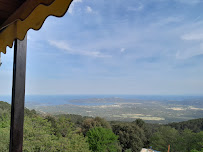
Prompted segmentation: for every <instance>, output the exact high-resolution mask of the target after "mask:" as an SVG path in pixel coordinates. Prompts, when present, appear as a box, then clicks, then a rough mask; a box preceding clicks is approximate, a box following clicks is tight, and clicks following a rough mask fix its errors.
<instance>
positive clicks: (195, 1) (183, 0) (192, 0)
mask: <svg viewBox="0 0 203 152" xmlns="http://www.w3.org/2000/svg"><path fill="white" fill-rule="evenodd" d="M176 2H180V3H184V4H188V5H195V4H198V3H201V2H202V0H176Z"/></svg>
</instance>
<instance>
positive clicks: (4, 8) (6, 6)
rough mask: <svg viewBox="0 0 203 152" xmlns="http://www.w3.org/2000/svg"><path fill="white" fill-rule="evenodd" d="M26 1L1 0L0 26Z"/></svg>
mask: <svg viewBox="0 0 203 152" xmlns="http://www.w3.org/2000/svg"><path fill="white" fill-rule="evenodd" d="M25 1H26V0H0V25H1V24H2V23H4V22H5V21H6V20H7V19H8V17H9V16H11V15H12V14H13V13H14V12H15V11H16V10H17V9H18V8H19V7H20V6H21V5H22V4H23V2H25Z"/></svg>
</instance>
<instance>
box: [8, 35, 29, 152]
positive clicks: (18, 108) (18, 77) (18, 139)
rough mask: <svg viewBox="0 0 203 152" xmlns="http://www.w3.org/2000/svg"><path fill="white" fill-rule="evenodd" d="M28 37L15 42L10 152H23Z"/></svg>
mask: <svg viewBox="0 0 203 152" xmlns="http://www.w3.org/2000/svg"><path fill="white" fill-rule="evenodd" d="M26 52H27V36H25V39H24V40H23V41H20V40H15V46H14V62H13V87H12V103H11V126H10V146H9V151H10V152H22V146H23V123H24V102H25V75H26Z"/></svg>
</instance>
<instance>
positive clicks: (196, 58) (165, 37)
mask: <svg viewBox="0 0 203 152" xmlns="http://www.w3.org/2000/svg"><path fill="white" fill-rule="evenodd" d="M202 8H203V1H202V0H127V1H123V0H113V1H107V0H74V1H73V2H72V4H71V6H70V8H69V10H68V12H67V13H66V15H65V16H64V17H62V18H56V17H48V19H47V20H46V21H45V23H44V25H43V27H42V28H41V29H40V30H39V31H34V30H29V32H28V50H27V72H26V94H28V95H29V94H40V95H50V94H136V95H139V94H150V95H153V94H156V95H169V94H171V95H172V94H174V95H178V94H181V95H203V15H202V14H203V11H202ZM1 58H2V62H3V64H2V66H1V67H0V95H10V94H11V89H12V66H13V65H12V64H13V48H11V49H10V48H7V54H2V57H1Z"/></svg>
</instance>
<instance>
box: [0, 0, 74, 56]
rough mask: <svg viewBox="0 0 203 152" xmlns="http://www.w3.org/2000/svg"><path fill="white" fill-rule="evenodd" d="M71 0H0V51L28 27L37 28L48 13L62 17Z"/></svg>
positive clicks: (4, 49) (22, 36)
mask: <svg viewBox="0 0 203 152" xmlns="http://www.w3.org/2000/svg"><path fill="white" fill-rule="evenodd" d="M71 2H72V0H0V53H1V52H3V53H6V47H7V46H9V47H10V48H11V47H12V45H13V41H14V40H15V39H19V40H23V39H24V37H25V35H26V33H27V31H28V30H29V29H34V30H39V29H40V28H41V27H42V25H43V23H44V21H45V20H46V18H47V17H48V16H50V15H52V16H56V17H62V16H63V15H64V14H65V13H66V11H67V10H68V8H69V6H70V4H71Z"/></svg>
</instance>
